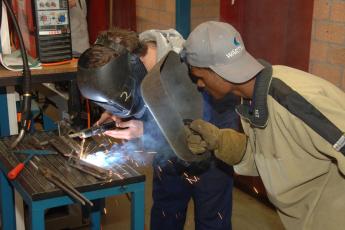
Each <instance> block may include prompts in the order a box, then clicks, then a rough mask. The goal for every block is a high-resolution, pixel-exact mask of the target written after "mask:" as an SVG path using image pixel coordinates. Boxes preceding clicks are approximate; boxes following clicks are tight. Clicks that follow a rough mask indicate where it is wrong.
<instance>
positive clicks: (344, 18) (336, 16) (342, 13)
mask: <svg viewBox="0 0 345 230" xmlns="http://www.w3.org/2000/svg"><path fill="white" fill-rule="evenodd" d="M331 20H333V21H337V22H345V2H344V1H342V2H334V3H333V5H332V10H331ZM344 26H345V25H344Z"/></svg>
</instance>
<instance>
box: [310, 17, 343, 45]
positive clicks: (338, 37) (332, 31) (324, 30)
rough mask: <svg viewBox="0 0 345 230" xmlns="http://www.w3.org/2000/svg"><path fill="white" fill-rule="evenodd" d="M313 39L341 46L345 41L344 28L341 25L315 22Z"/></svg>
mask: <svg viewBox="0 0 345 230" xmlns="http://www.w3.org/2000/svg"><path fill="white" fill-rule="evenodd" d="M315 38H316V39H318V40H322V41H328V42H334V43H339V44H343V43H344V41H345V26H344V25H341V24H332V23H325V22H317V23H316V24H315Z"/></svg>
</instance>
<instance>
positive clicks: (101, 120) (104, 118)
mask: <svg viewBox="0 0 345 230" xmlns="http://www.w3.org/2000/svg"><path fill="white" fill-rule="evenodd" d="M110 121H115V122H120V121H121V118H119V117H117V116H115V115H113V114H112V113H109V112H107V111H105V112H103V113H102V115H101V117H100V118H99V119H98V121H96V123H95V124H94V125H101V124H103V123H105V122H110Z"/></svg>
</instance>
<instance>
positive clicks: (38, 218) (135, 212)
mask: <svg viewBox="0 0 345 230" xmlns="http://www.w3.org/2000/svg"><path fill="white" fill-rule="evenodd" d="M144 187H145V183H144V182H138V183H133V184H129V185H124V186H115V187H111V188H104V189H97V190H94V191H89V192H84V193H82V194H83V195H84V196H85V197H87V198H88V199H89V200H91V201H92V202H93V203H94V207H92V209H91V213H90V220H91V224H90V229H91V230H100V229H101V211H102V210H100V208H101V205H100V203H101V200H102V199H104V198H106V197H110V196H115V195H120V194H125V193H131V197H132V201H131V229H132V230H143V229H144V219H145V215H144V213H145V207H144V201H145V189H144ZM14 189H16V190H17V191H18V192H19V194H20V195H21V196H22V198H23V200H24V201H25V203H26V204H27V205H28V206H29V210H30V222H31V229H33V230H43V229H44V228H45V221H44V211H45V209H48V208H53V207H58V206H63V205H69V204H73V203H75V202H74V200H72V199H71V198H70V197H69V196H65V195H63V196H59V197H54V198H47V199H42V200H37V201H33V200H32V199H31V197H30V196H29V195H28V193H27V192H25V190H24V189H23V187H22V186H21V185H20V184H19V183H18V182H16V181H11V182H9V181H8V179H7V177H6V175H5V174H4V172H3V171H2V170H1V173H0V194H1V198H0V203H1V220H2V229H3V230H15V229H16V226H15V225H16V224H15V223H16V222H15V208H14V195H13V194H14Z"/></svg>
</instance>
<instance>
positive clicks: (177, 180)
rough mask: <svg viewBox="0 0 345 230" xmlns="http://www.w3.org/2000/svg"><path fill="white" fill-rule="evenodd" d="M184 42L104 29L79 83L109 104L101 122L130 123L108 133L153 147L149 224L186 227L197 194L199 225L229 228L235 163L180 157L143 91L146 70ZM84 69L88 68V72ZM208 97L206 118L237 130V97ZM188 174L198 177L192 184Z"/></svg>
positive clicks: (158, 33)
mask: <svg viewBox="0 0 345 230" xmlns="http://www.w3.org/2000/svg"><path fill="white" fill-rule="evenodd" d="M183 43H184V39H183V38H182V36H181V35H180V34H179V33H178V32H177V31H175V30H173V29H170V30H148V31H145V32H143V33H141V34H140V35H139V38H138V36H137V34H136V33H134V32H131V31H126V30H120V29H114V30H111V31H107V32H104V33H102V34H101V35H100V36H99V37H98V39H97V41H96V44H95V45H94V46H93V47H92V48H91V49H90V50H88V51H86V52H85V53H84V54H83V55H82V57H81V59H80V61H79V71H78V85H79V87H80V90H81V92H82V94H83V96H84V97H86V98H89V99H90V100H92V101H94V102H95V103H97V104H98V105H100V106H102V107H103V108H105V110H106V111H105V112H104V113H103V114H102V116H101V118H100V119H99V120H98V121H97V123H98V124H102V123H104V122H106V121H107V120H111V119H112V120H115V121H117V123H118V126H119V127H122V128H126V129H121V130H120V129H115V130H110V131H107V132H105V134H106V135H109V136H112V137H114V138H118V139H127V140H132V139H135V138H142V139H143V140H144V145H145V147H147V148H150V149H152V147H155V151H156V152H157V154H155V156H154V161H153V168H154V174H153V207H152V210H151V224H150V226H151V229H153V230H155V229H165V230H169V229H172V230H179V229H180V230H182V229H183V227H184V224H185V219H186V211H187V207H188V203H189V201H190V199H191V198H193V199H194V207H195V209H196V210H195V212H194V213H195V225H196V229H198V230H204V229H205V230H206V229H224V230H225V229H226V230H229V229H231V210H232V176H231V173H232V168H230V167H229V166H227V165H225V164H224V163H223V162H221V161H219V160H216V159H212V160H211V163H210V164H207V165H202V166H200V165H198V164H186V162H183V161H182V160H179V159H178V158H177V157H176V156H175V154H174V152H173V150H172V149H171V148H170V146H169V144H168V142H167V141H166V140H165V138H164V136H163V134H162V133H161V132H160V129H159V128H158V126H157V124H156V122H155V121H154V119H153V117H152V115H151V114H150V112H149V111H148V110H147V109H145V108H146V107H145V105H144V103H143V101H142V98H141V95H140V87H139V85H140V83H141V81H142V79H143V78H144V76H145V74H146V71H150V70H151V69H152V68H153V66H154V65H155V64H156V63H157V62H158V61H159V60H160V59H161V58H162V57H163V56H164V55H165V54H167V53H168V51H170V50H173V51H175V52H177V53H179V52H180V51H181V50H182V45H183ZM143 66H144V67H145V68H144V69H143ZM84 70H85V71H88V72H85V74H84ZM204 97H205V103H204V105H205V106H204V114H205V116H204V119H206V120H208V121H210V122H211V123H213V124H215V125H216V126H218V127H222V128H233V129H238V124H239V119H238V116H237V115H236V114H235V111H234V107H235V104H237V103H238V98H237V97H234V96H233V95H228V96H227V97H226V98H225V99H223V100H221V101H215V100H214V99H213V98H211V97H210V96H209V95H207V94H206V93H205V94H204ZM122 118H131V119H130V120H128V119H126V121H122ZM186 173H187V175H188V176H189V177H190V178H192V177H193V176H194V175H196V176H198V178H200V179H199V180H198V181H197V182H195V183H190V181H188V178H186V176H185V175H186ZM219 215H221V216H222V219H221V218H220V217H219Z"/></svg>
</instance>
